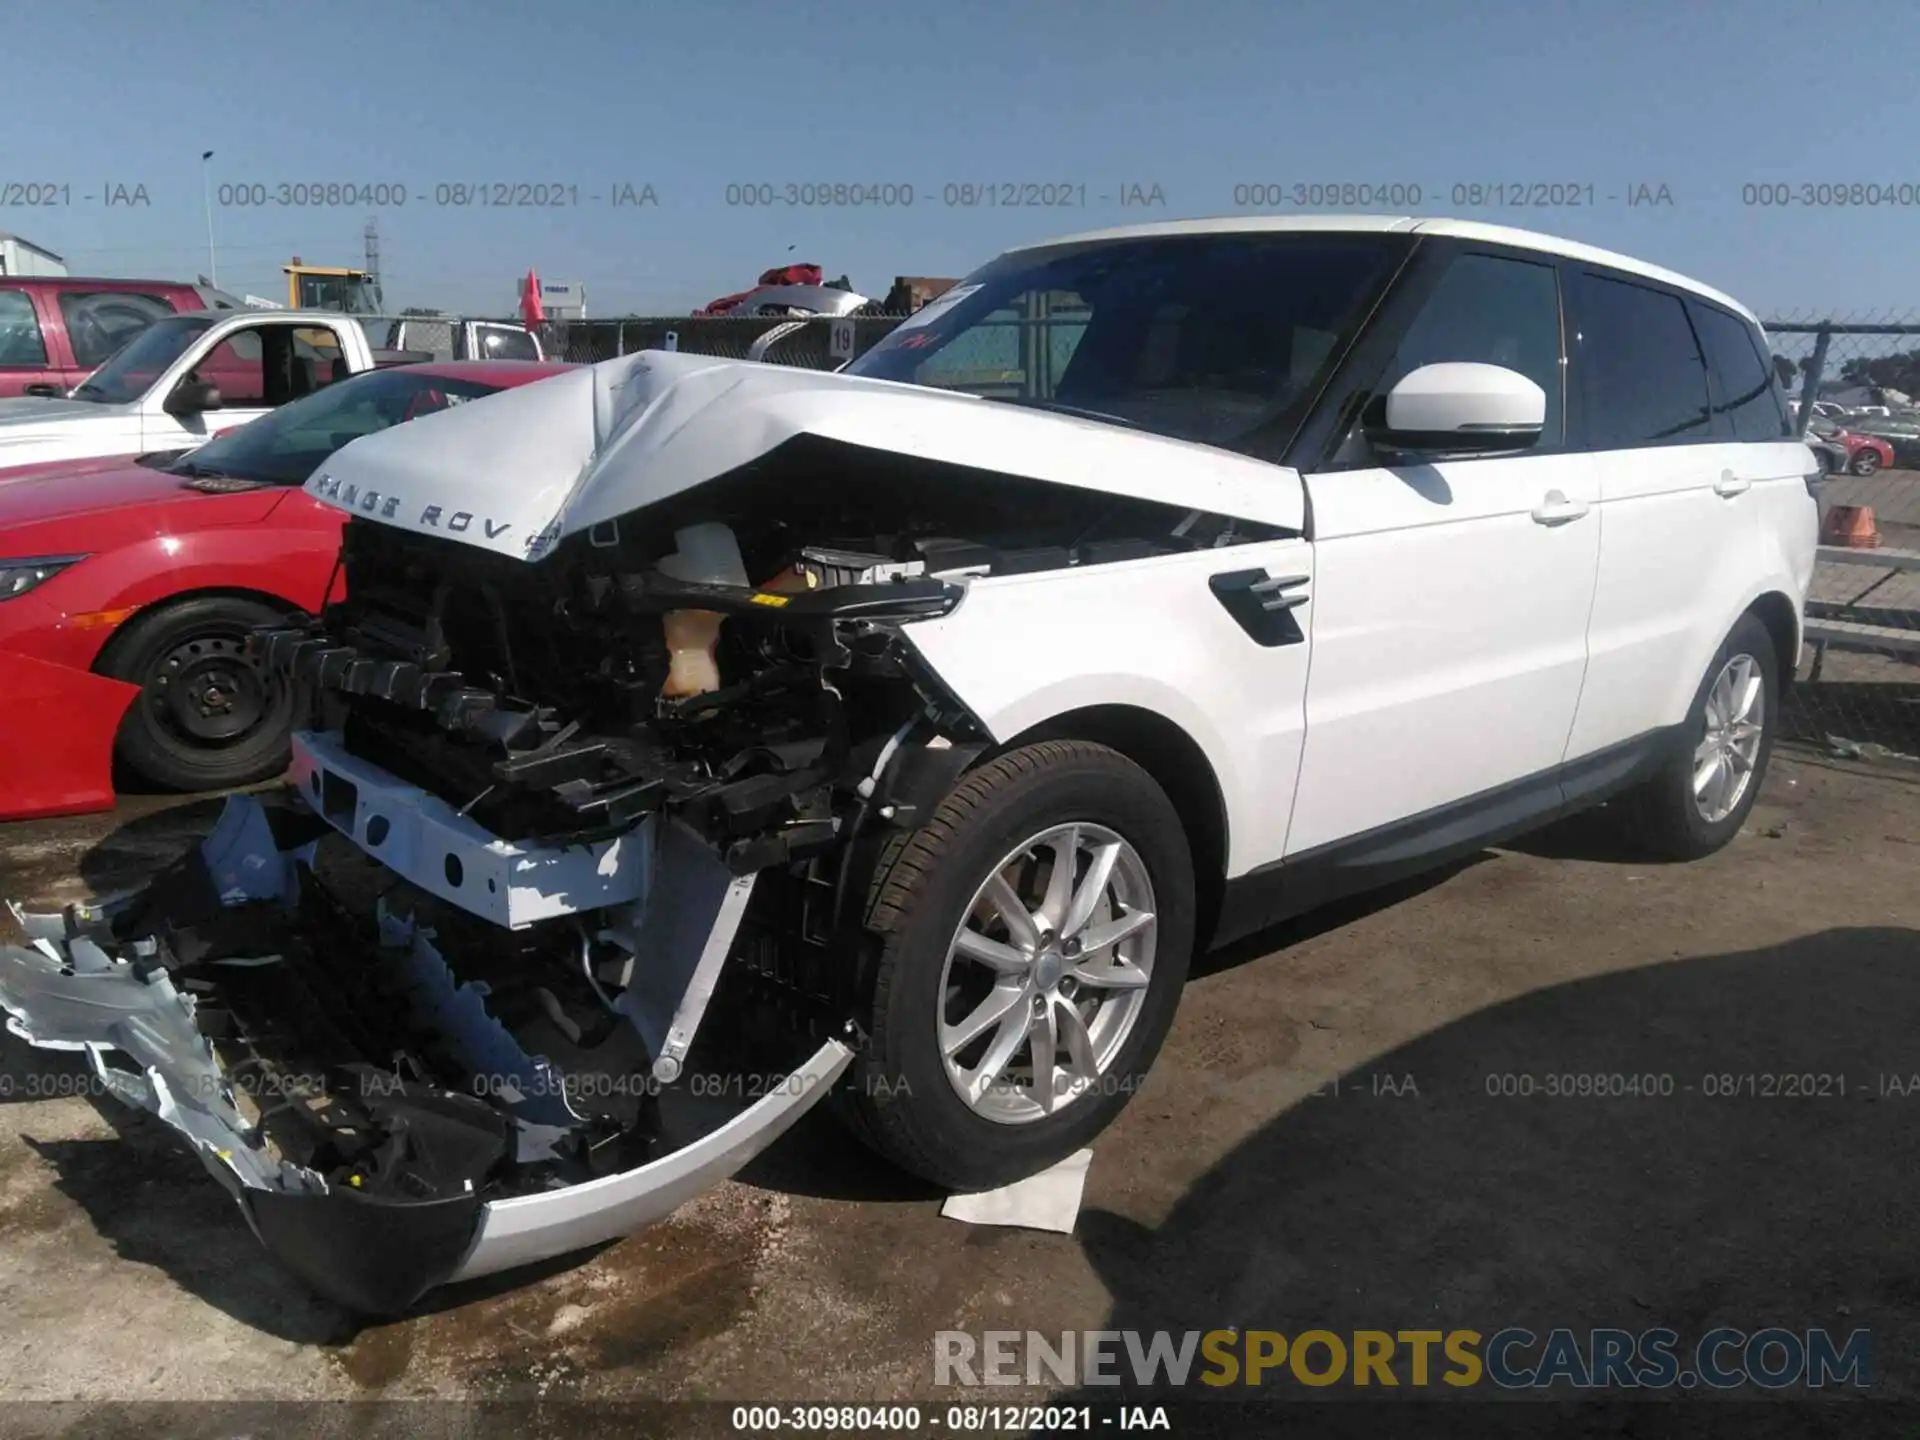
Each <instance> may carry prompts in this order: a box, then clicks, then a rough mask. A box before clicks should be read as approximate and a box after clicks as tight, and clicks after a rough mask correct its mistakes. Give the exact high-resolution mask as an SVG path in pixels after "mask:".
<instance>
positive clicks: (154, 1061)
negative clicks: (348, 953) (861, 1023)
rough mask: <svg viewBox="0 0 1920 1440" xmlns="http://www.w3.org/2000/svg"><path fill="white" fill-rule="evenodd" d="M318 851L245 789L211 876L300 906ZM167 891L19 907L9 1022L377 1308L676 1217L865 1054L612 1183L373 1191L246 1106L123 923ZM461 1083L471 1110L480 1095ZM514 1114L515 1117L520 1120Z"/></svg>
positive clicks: (311, 1278) (814, 1074) (6, 952)
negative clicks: (315, 1164)
mask: <svg viewBox="0 0 1920 1440" xmlns="http://www.w3.org/2000/svg"><path fill="white" fill-rule="evenodd" d="M312 850H313V847H312V845H311V844H308V845H306V846H304V847H293V848H281V842H280V841H279V840H277V839H276V837H275V834H274V832H273V828H272V825H271V823H270V820H269V818H268V814H267V812H266V811H265V810H264V809H263V808H262V807H261V805H260V804H259V802H258V801H256V800H254V799H251V798H241V797H236V798H233V799H230V800H229V801H228V803H227V808H226V810H225V812H224V813H223V814H222V817H221V819H220V822H219V824H218V825H217V827H216V828H215V830H214V832H213V834H212V835H211V836H209V837H208V839H207V840H206V841H205V842H204V843H203V844H202V846H201V847H200V851H199V864H200V866H201V867H204V884H203V885H201V886H200V888H201V889H203V890H206V891H207V892H208V893H209V894H210V895H211V896H213V897H216V903H217V904H218V905H219V906H224V907H237V906H243V905H255V906H258V905H261V904H263V903H269V902H276V901H278V902H287V901H289V900H290V899H291V896H292V894H293V892H294V891H295V890H296V889H297V885H298V879H297V867H298V866H300V865H301V864H303V863H310V862H311V859H312ZM156 899H157V900H158V902H159V910H160V911H161V912H162V913H164V911H165V910H166V908H167V906H168V905H170V904H171V903H172V897H171V895H168V896H160V897H156V896H154V895H153V894H151V893H150V892H148V891H138V892H133V893H132V894H129V895H126V896H122V897H119V898H117V899H114V900H110V901H104V902H100V903H99V904H97V905H94V906H90V907H72V908H69V909H68V910H67V911H64V912H62V913H59V914H34V913H29V912H26V911H23V910H21V909H20V908H19V907H17V906H16V907H13V910H14V915H15V918H16V920H17V921H18V922H19V924H20V926H21V928H22V929H23V930H24V932H25V933H26V935H27V937H28V940H29V942H30V944H29V945H28V946H25V947H22V946H14V945H6V946H0V1009H4V1010H5V1012H6V1014H7V1017H8V1018H7V1027H8V1029H9V1030H10V1031H11V1032H12V1033H13V1034H14V1035H16V1036H18V1037H19V1038H20V1039H22V1040H25V1041H26V1042H27V1043H29V1044H31V1045H35V1046H39V1047H43V1048H47V1049H57V1050H77V1051H82V1052H84V1053H85V1055H86V1057H87V1060H88V1062H89V1064H90V1065H91V1066H92V1068H93V1071H94V1073H95V1075H97V1076H98V1077H99V1080H100V1081H101V1083H102V1085H103V1086H104V1087H105V1088H106V1089H108V1090H110V1091H111V1092H112V1093H113V1094H114V1095H115V1096H116V1097H118V1098H119V1099H120V1100H123V1101H125V1102H126V1103H128V1104H130V1105H133V1106H136V1107H138V1108H139V1109H142V1110H145V1111H147V1112H148V1113H149V1114H152V1115H155V1116H157V1117H158V1118H159V1119H161V1120H162V1121H164V1122H166V1123H167V1124H168V1125H170V1126H171V1127H172V1128H173V1129H174V1130H176V1131H177V1132H178V1133H179V1134H180V1135H181V1137H182V1138H183V1140H184V1141H185V1142H186V1143H187V1144H188V1145H190V1146H191V1147H192V1148H193V1150H194V1151H195V1153H197V1154H198V1155H199V1156H200V1159H201V1160H202V1162H203V1163H204V1164H205V1165H206V1167H207V1169H208V1171H209V1172H210V1173H211V1174H212V1175H213V1176H214V1178H215V1179H217V1180H219V1181H220V1183H221V1184H222V1185H223V1186H224V1187H225V1188H226V1189H227V1191H228V1192H229V1193H230V1194H231V1195H232V1196H233V1197H234V1199H235V1200H236V1201H237V1202H238V1203H239V1205H240V1207H241V1210H242V1212H243V1213H244V1214H245V1215H246V1217H247V1221H248V1224H249V1225H250V1226H251V1227H252V1229H253V1231H254V1233H255V1234H256V1235H257V1236H258V1237H259V1238H260V1240H261V1241H262V1243H263V1244H265V1246H266V1247H267V1248H268V1250H270V1251H271V1252H272V1253H273V1254H274V1255H275V1256H276V1257H278V1258H279V1259H280V1260H281V1261H282V1262H284V1263H285V1264H286V1265H287V1266H288V1267H289V1268H290V1269H292V1270H293V1271H295V1272H296V1273H297V1274H299V1275H300V1276H301V1277H302V1278H303V1279H305V1280H306V1281H307V1282H308V1283H309V1284H310V1285H312V1286H313V1287H314V1288H315V1289H316V1290H318V1291H319V1292H321V1293H322V1294H324V1295H327V1296H328V1297H330V1298H332V1299H335V1300H337V1301H339V1302H341V1303H342V1304H345V1305H347V1306H349V1307H351V1308H353V1309H355V1310H359V1311H363V1312H368V1313H387V1314H391V1313H395V1312H397V1311H400V1310H404V1309H405V1308H406V1307H408V1306H409V1305H411V1304H413V1303H414V1302H415V1301H416V1300H418V1299H419V1298H420V1296H421V1295H423V1294H425V1293H426V1292H427V1291H428V1290H431V1289H433V1288H434V1287H436V1286H438V1285H441V1284H444V1283H447V1282H450V1281H457V1280H465V1279H470V1278H473V1277H475V1276H481V1275H488V1274H492V1273H495V1272H498V1271H502V1270H507V1269H511V1268H513V1267H516V1266H520V1265H525V1264H530V1263H533V1262H536V1261H540V1260H545V1259H549V1258H552V1257H554V1256H558V1255H563V1254H566V1253H569V1252H571V1251H575V1250H579V1249H583V1248H586V1247H589V1246H593V1245H596V1244H600V1243H602V1242H604V1241H607V1240H612V1239H615V1238H617V1237H619V1236H621V1235H623V1234H626V1233H627V1232H629V1231H631V1230H633V1229H635V1228H636V1227H638V1226H641V1225H644V1224H647V1223H649V1222H651V1221H653V1220H657V1219H659V1218H661V1217H663V1216H665V1215H666V1214H667V1213H668V1212H669V1211H671V1210H673V1209H674V1208H676V1207H677V1206H679V1205H680V1204H682V1203H683V1202H685V1201H686V1200H688V1199H690V1198H692V1197H693V1196H695V1195H697V1194H699V1193H700V1192H701V1191H703V1190H705V1189H708V1188H710V1187H711V1186H713V1185H714V1184H717V1183H718V1182H719V1181H721V1180H723V1179H725V1178H726V1177H728V1176H729V1175H731V1174H733V1173H734V1172H735V1171H736V1170H738V1169H739V1168H740V1167H741V1166H742V1165H744V1164H746V1163H747V1162H748V1161H749V1160H751V1159H752V1158H753V1157H754V1156H756V1155H758V1154H759V1153H760V1152H761V1151H762V1150H764V1149H765V1148H766V1147H767V1146H768V1145H769V1144H771V1143H772V1142H773V1141H774V1140H775V1139H776V1138H777V1137H778V1136H779V1135H780V1134H782V1133H783V1132H784V1131H785V1130H786V1129H787V1128H788V1127H789V1126H791V1125H792V1124H793V1123H794V1122H795V1121H796V1120H798V1119H799V1118H800V1116H802V1115H803V1114H805V1113H806V1111H807V1110H809V1109H810V1108H812V1106H813V1105H814V1104H815V1103H816V1102H817V1101H818V1100H819V1099H820V1098H821V1097H822V1096H823V1095H824V1094H826V1092H827V1091H828V1090H829V1089H830V1088H831V1087H832V1086H833V1084H834V1083H835V1081H837V1080H838V1079H839V1077H840V1075H841V1073H842V1072H843V1071H844V1070H845V1068H846V1067H847V1065H848V1063H849V1062H850V1060H851V1059H852V1052H851V1051H850V1050H849V1049H848V1048H847V1047H846V1046H844V1045H842V1044H840V1043H839V1042H838V1041H833V1040H829V1041H827V1042H826V1043H825V1044H823V1045H821V1046H820V1047H819V1048H818V1049H817V1050H815V1051H814V1052H813V1054H812V1055H811V1056H809V1057H808V1058H807V1059H806V1060H805V1061H804V1062H803V1063H802V1064H801V1065H800V1066H799V1067H798V1068H797V1069H796V1070H795V1071H794V1072H793V1073H792V1074H791V1075H789V1076H788V1077H786V1080H785V1081H784V1082H783V1083H780V1084H777V1085H773V1086H770V1087H768V1088H767V1089H766V1090H765V1092H764V1095H763V1098H761V1099H759V1100H758V1101H756V1102H755V1103H754V1104H753V1105H751V1106H749V1107H747V1108H746V1109H744V1110H741V1111H739V1112H738V1113H735V1114H732V1115H731V1116H729V1117H728V1118H725V1119H724V1120H722V1121H720V1123H718V1124H715V1125H713V1126H712V1127H711V1128H707V1129H705V1130H704V1131H703V1132H702V1133H696V1134H692V1135H691V1136H689V1137H686V1138H684V1143H679V1144H677V1145H676V1146H675V1147H674V1148H671V1149H668V1150H666V1151H665V1153H663V1154H660V1155H659V1157H658V1158H655V1159H651V1160H649V1161H648V1162H647V1163H644V1164H640V1165H637V1166H635V1167H633V1168H630V1169H626V1170H621V1171H617V1172H615V1173H612V1174H606V1175H602V1176H600V1177H598V1178H594V1179H589V1180H584V1181H581V1182H579V1183H575V1184H570V1185H563V1186H560V1187H558V1188H553V1189H547V1190H542V1191H539V1192H537V1193H530V1194H510V1195H502V1196H490V1195H488V1194H485V1193H480V1192H476V1191H475V1190H474V1189H473V1188H472V1185H471V1183H469V1184H468V1186H467V1189H466V1192H465V1193H458V1194H452V1195H442V1196H434V1197H432V1198H420V1199H411V1198H403V1197H395V1196H392V1195H382V1196H372V1195H367V1194H362V1193H359V1192H358V1191H356V1190H354V1189H352V1188H349V1187H348V1186H346V1185H343V1184H339V1183H330V1182H329V1180H328V1179H327V1178H326V1177H324V1176H323V1175H321V1174H319V1173H317V1172H316V1171H314V1170H311V1169H307V1168H304V1167H303V1166H301V1165H298V1164H295V1163H292V1162H291V1161H289V1160H287V1159H286V1158H284V1157H282V1156H281V1155H279V1154H278V1153H277V1152H276V1151H275V1149H274V1147H273V1146H272V1145H271V1144H270V1143H269V1142H268V1140H267V1139H266V1137H265V1135H264V1133H263V1130H262V1127H261V1125H260V1123H259V1121H258V1119H257V1118H256V1117H250V1116H249V1115H248V1113H247V1112H246V1110H245V1109H243V1107H242V1105H241V1104H240V1103H239V1102H240V1092H241V1090H242V1089H244V1086H243V1084H242V1083H241V1082H240V1081H238V1080H237V1079H236V1076H235V1075H234V1073H233V1072H232V1071H231V1070H229V1069H228V1068H227V1067H226V1066H225V1065H223V1063H222V1061H221V1058H220V1056H219V1055H218V1054H217V1053H216V1050H215V1047H214V1046H213V1045H212V1044H211V1043H210V1041H209V1040H208V1038H207V1036H206V1034H205V1033H203V1030H202V1028H201V1026H200V1024H199V1023H197V1019H196V1011H197V1010H198V1009H199V1001H198V1000H197V998H196V995H195V994H194V993H193V991H192V989H191V988H187V989H182V988H178V987H176V985H175V984H174V981H173V979H172V977H171V975H170V973H169V971H168V969H167V968H166V966H165V964H164V963H163V962H164V959H165V958H166V957H165V956H164V955H163V953H162V947H163V946H165V945H166V944H167V943H168V942H167V940H166V938H165V937H164V934H162V933H154V934H147V935H134V936H132V937H128V936H127V935H126V934H125V933H124V931H125V929H126V920H127V917H128V916H130V915H136V914H142V913H143V912H144V914H145V915H149V916H150V915H152V914H154V913H155V909H154V907H155V902H156ZM288 915H289V920H290V921H291V918H292V911H291V910H289V912H288ZM166 929H167V926H166V925H165V924H162V925H161V926H160V927H158V930H159V931H165V930H166ZM277 958H278V957H275V956H272V955H269V954H262V955H259V956H257V957H237V958H235V959H233V960H231V961H229V962H225V963H232V964H237V965H246V964H269V963H274V961H275V960H276V959H277ZM756 1093H761V1092H756ZM444 1094H445V1098H446V1100H447V1101H448V1102H449V1103H461V1104H467V1105H469V1106H470V1105H471V1099H470V1097H463V1096H459V1095H457V1094H455V1093H454V1092H451V1091H448V1092H444ZM409 1098H410V1102H411V1103H414V1104H416V1105H417V1104H419V1103H420V1102H421V1101H422V1100H424V1101H425V1102H427V1103H428V1104H429V1105H431V1102H432V1100H433V1098H434V1097H433V1096H432V1095H431V1094H423V1092H421V1091H420V1089H419V1087H415V1088H414V1090H413V1091H412V1092H411V1093H410V1097H409ZM507 1123H508V1122H507V1120H506V1118H505V1117H504V1116H503V1119H502V1129H503V1131H504V1130H505V1128H506V1126H507ZM676 1138H680V1137H676Z"/></svg>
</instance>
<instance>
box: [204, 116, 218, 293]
mask: <svg viewBox="0 0 1920 1440" xmlns="http://www.w3.org/2000/svg"><path fill="white" fill-rule="evenodd" d="M211 159H213V152H212V151H211V150H202V151H201V152H200V181H201V186H202V188H203V189H204V190H205V191H206V198H207V279H208V280H209V281H210V282H212V285H213V288H214V289H216V290H218V289H219V288H220V262H219V261H218V260H216V259H214V253H213V171H212V169H211V168H210V167H209V166H208V164H207V162H208V161H209V160H211Z"/></svg>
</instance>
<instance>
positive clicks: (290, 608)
mask: <svg viewBox="0 0 1920 1440" xmlns="http://www.w3.org/2000/svg"><path fill="white" fill-rule="evenodd" d="M189 600H252V601H254V602H255V603H256V604H260V605H267V606H271V607H272V608H273V609H275V610H278V611H280V612H281V613H282V614H285V615H298V614H300V613H302V612H301V609H300V607H299V606H298V605H296V604H295V603H294V602H293V601H291V600H289V599H288V598H287V597H286V596H284V595H276V594H274V593H273V592H272V591H271V590H256V589H252V588H250V587H249V586H245V585H203V586H198V587H196V588H194V589H192V590H177V591H175V592H174V593H173V594H171V595H167V596H163V597H162V598H161V599H158V600H149V601H148V602H147V603H146V604H144V605H142V606H140V607H139V608H138V609H137V610H135V611H134V613H133V614H131V615H129V616H128V617H127V618H126V619H125V620H123V621H122V622H121V623H120V624H118V625H116V626H115V627H114V629H113V633H112V634H111V635H109V636H108V637H107V639H106V642H105V643H104V644H103V645H101V647H100V650H99V653H98V654H96V655H95V656H94V657H93V664H92V665H91V666H89V667H88V668H89V669H91V670H92V671H93V673H94V674H96V675H103V674H105V673H106V666H107V664H108V663H109V662H110V661H111V660H112V659H113V657H114V656H115V655H116V654H117V653H118V651H119V648H120V646H121V644H122V642H123V639H124V637H125V636H126V634H127V632H128V630H130V629H131V628H132V627H133V626H134V625H136V624H138V623H139V622H141V621H143V620H145V619H146V618H147V616H149V615H153V614H164V613H165V612H166V611H168V610H171V609H172V608H173V607H174V606H176V605H181V604H184V603H186V602H187V601H189Z"/></svg>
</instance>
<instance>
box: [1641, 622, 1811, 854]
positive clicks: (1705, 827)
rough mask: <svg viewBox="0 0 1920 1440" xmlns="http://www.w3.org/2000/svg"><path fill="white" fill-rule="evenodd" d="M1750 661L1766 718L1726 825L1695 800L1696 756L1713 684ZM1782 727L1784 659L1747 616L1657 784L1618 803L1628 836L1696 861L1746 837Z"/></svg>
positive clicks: (1703, 684)
mask: <svg viewBox="0 0 1920 1440" xmlns="http://www.w3.org/2000/svg"><path fill="white" fill-rule="evenodd" d="M1742 655H1744V656H1747V657H1749V658H1751V659H1752V661H1753V662H1754V665H1755V668H1756V669H1757V671H1758V672H1759V676H1760V683H1761V691H1760V701H1761V704H1762V705H1763V706H1764V707H1765V708H1764V709H1763V711H1762V713H1761V720H1760V743H1759V749H1758V752H1757V754H1756V756H1755V759H1754V763H1753V773H1752V776H1751V778H1750V779H1749V780H1748V781H1747V785H1746V789H1745V790H1744V792H1743V793H1742V794H1741V796H1740V798H1739V801H1738V802H1737V803H1736V804H1735V805H1734V807H1733V809H1732V810H1731V811H1730V812H1729V813H1728V814H1727V815H1726V816H1725V817H1724V818H1723V819H1720V820H1717V821H1715V820H1709V819H1708V818H1707V817H1706V816H1705V815H1703V814H1702V813H1701V810H1700V807H1699V806H1698V805H1697V804H1696V803H1695V801H1694V788H1693V777H1694V765H1695V752H1696V751H1697V749H1698V748H1699V747H1700V745H1701V744H1702V743H1703V741H1704V740H1705V738H1706V731H1707V702H1708V698H1709V695H1710V693H1711V692H1712V690H1713V686H1714V682H1715V681H1716V680H1718V679H1719V677H1720V674H1721V672H1722V670H1723V669H1725V667H1726V666H1727V665H1728V664H1729V663H1730V662H1731V661H1732V660H1733V659H1734V658H1735V657H1736V656H1742ZM1779 729H1780V660H1779V656H1778V653H1777V652H1776V651H1775V649H1774V645H1773V636H1772V635H1771V634H1769V633H1768V631H1767V627H1766V626H1765V625H1762V624H1761V623H1760V621H1759V619H1758V618H1756V617H1755V616H1752V615H1742V616H1741V617H1740V620H1739V623H1737V624H1736V625H1735V626H1734V627H1733V630H1732V632H1731V633H1730V634H1729V635H1728V636H1727V638H1726V640H1725V641H1723V642H1722V643H1721V646H1720V648H1719V649H1718V650H1717V651H1715V652H1714V657H1713V660H1712V662H1711V663H1710V664H1709V665H1708V666H1707V673H1706V675H1705V676H1703V677H1702V678H1701V681H1700V688H1699V690H1698V691H1697V692H1696V693H1695V695H1694V698H1693V706H1692V708H1691V709H1690V710H1688V712H1687V719H1686V723H1685V725H1684V726H1683V727H1682V731H1683V738H1682V742H1681V743H1680V744H1679V745H1677V746H1676V747H1675V753H1674V756H1673V758H1672V759H1671V760H1669V761H1668V762H1667V763H1666V764H1665V765H1664V766H1663V767H1662V768H1661V770H1660V771H1659V773H1658V774H1656V775H1654V776H1653V777H1652V778H1651V779H1649V780H1647V781H1645V782H1643V783H1642V784H1641V785H1640V786H1639V787H1638V788H1636V789H1635V790H1632V791H1630V792H1628V793H1627V794H1626V795H1625V796H1623V797H1622V799H1621V800H1620V802H1619V803H1618V807H1617V808H1618V811H1619V814H1620V817H1621V819H1622V820H1623V821H1624V822H1625V825H1626V829H1627V832H1628V834H1629V835H1631V837H1632V838H1633V839H1634V840H1635V841H1637V842H1638V843H1639V844H1640V846H1641V847H1642V848H1644V849H1645V850H1646V851H1647V853H1648V854H1649V855H1651V856H1652V857H1654V858H1656V859H1661V860H1698V859H1701V858H1703V857H1704V856H1707V855H1711V854H1713V853H1714V851H1716V850H1718V849H1720V848H1721V847H1722V846H1724V845H1725V844H1726V843H1727V842H1728V841H1729V840H1731V839H1733V837H1734V836H1735V835H1737V834H1739V833H1740V827H1741V826H1742V825H1744V824H1745V823H1746V819H1747V813H1748V812H1749V811H1750V810H1752V809H1753V803H1754V800H1755V799H1756V798H1757V797H1758V796H1759V794H1760V786H1761V784H1762V782H1764V781H1765V779H1766V774H1767V761H1768V759H1769V758H1770V757H1771V756H1772V754H1773V741H1774V737H1775V735H1777V734H1778V733H1779Z"/></svg>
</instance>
